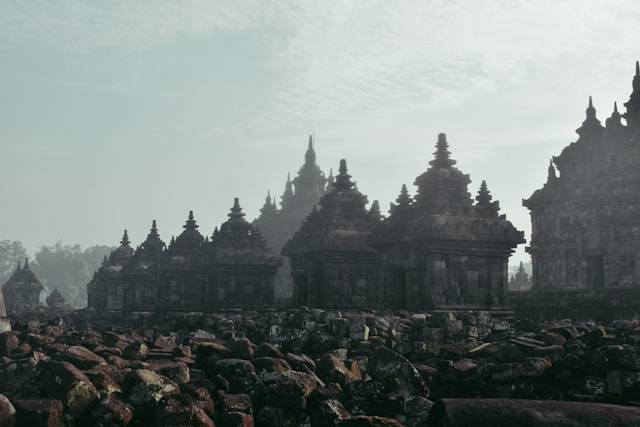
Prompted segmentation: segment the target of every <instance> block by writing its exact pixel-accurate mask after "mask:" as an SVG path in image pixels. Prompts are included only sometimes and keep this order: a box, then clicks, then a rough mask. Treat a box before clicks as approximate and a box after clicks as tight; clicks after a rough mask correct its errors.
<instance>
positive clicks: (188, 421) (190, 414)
mask: <svg viewBox="0 0 640 427" xmlns="http://www.w3.org/2000/svg"><path fill="white" fill-rule="evenodd" d="M155 415H156V422H157V425H159V426H167V427H170V426H194V427H215V424H214V422H213V420H212V419H211V418H209V416H208V415H207V414H206V412H205V411H204V410H203V409H202V408H200V407H198V406H197V405H195V404H194V403H193V402H192V401H191V399H188V398H185V396H180V398H177V399H174V398H169V399H166V400H163V401H162V403H161V404H160V405H158V406H157V407H156V414H155Z"/></svg>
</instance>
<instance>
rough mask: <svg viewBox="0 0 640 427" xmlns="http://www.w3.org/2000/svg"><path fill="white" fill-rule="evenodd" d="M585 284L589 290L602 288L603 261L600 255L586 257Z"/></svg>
mask: <svg viewBox="0 0 640 427" xmlns="http://www.w3.org/2000/svg"><path fill="white" fill-rule="evenodd" d="M587 284H588V285H589V287H590V288H592V289H593V288H603V287H604V260H603V257H602V255H590V256H588V257H587Z"/></svg>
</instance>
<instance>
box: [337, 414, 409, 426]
mask: <svg viewBox="0 0 640 427" xmlns="http://www.w3.org/2000/svg"><path fill="white" fill-rule="evenodd" d="M338 426H339V427H402V424H400V422H398V421H396V420H394V419H392V418H384V417H372V416H368V415H358V416H355V417H349V418H346V419H344V420H341V421H340V423H339V424H338Z"/></svg>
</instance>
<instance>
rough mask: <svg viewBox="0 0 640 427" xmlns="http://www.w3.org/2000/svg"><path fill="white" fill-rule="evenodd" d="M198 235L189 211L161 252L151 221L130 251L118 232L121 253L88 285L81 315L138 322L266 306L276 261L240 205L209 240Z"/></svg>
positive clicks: (108, 259) (236, 203) (236, 204)
mask: <svg viewBox="0 0 640 427" xmlns="http://www.w3.org/2000/svg"><path fill="white" fill-rule="evenodd" d="M198 228H199V226H198V224H197V222H196V220H195V217H194V214H193V211H190V212H189V216H188V218H187V221H186V222H185V225H184V226H183V231H182V233H180V235H179V236H178V237H177V238H172V239H171V242H170V243H169V245H168V247H167V246H166V245H165V243H164V242H163V241H162V239H161V238H160V234H159V233H158V228H157V224H156V221H155V220H154V221H153V223H152V225H151V230H150V231H149V234H148V235H147V238H146V240H145V241H144V242H143V243H142V244H141V245H140V246H139V247H137V248H136V249H135V250H134V249H133V248H132V247H131V245H130V241H129V237H128V234H127V232H126V230H125V233H124V235H123V237H122V240H121V242H120V247H118V248H117V249H115V250H114V251H113V252H112V253H111V254H110V256H109V257H105V260H104V262H103V264H102V266H101V267H100V269H99V270H98V271H97V272H96V273H95V274H94V276H93V278H92V280H91V281H90V282H89V283H88V284H87V296H88V308H89V309H90V310H91V311H94V312H96V313H98V314H109V313H111V314H115V315H118V314H123V313H126V314H135V315H145V314H150V313H166V312H203V311H211V310H214V309H216V308H229V307H265V306H269V305H271V304H272V303H273V283H274V277H275V273H276V270H277V269H278V267H279V266H280V263H281V258H280V257H277V256H275V255H273V252H272V251H271V250H270V249H269V248H268V246H267V243H266V241H265V240H264V239H263V238H262V236H261V235H260V233H259V232H258V231H257V230H256V229H255V228H254V227H253V226H252V225H251V224H250V223H248V222H247V221H246V220H245V219H244V213H243V212H242V208H241V207H240V202H239V200H238V199H237V198H236V199H235V201H234V205H233V208H232V209H231V213H230V214H229V220H228V221H227V222H225V223H224V224H222V226H221V227H220V230H218V229H216V230H215V231H214V232H213V236H212V238H211V240H209V238H206V237H204V236H203V235H202V234H201V233H200V232H199V231H198Z"/></svg>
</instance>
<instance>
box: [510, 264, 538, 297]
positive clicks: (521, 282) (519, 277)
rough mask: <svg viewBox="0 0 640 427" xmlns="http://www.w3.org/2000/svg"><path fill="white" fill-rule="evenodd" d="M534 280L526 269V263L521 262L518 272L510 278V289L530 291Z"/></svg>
mask: <svg viewBox="0 0 640 427" xmlns="http://www.w3.org/2000/svg"><path fill="white" fill-rule="evenodd" d="M532 285H533V282H532V281H531V277H530V276H529V273H527V272H526V270H525V269H524V263H522V261H521V262H520V265H519V266H518V271H516V274H514V275H512V276H511V278H510V279H509V290H510V291H528V290H530V289H531V286H532Z"/></svg>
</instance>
